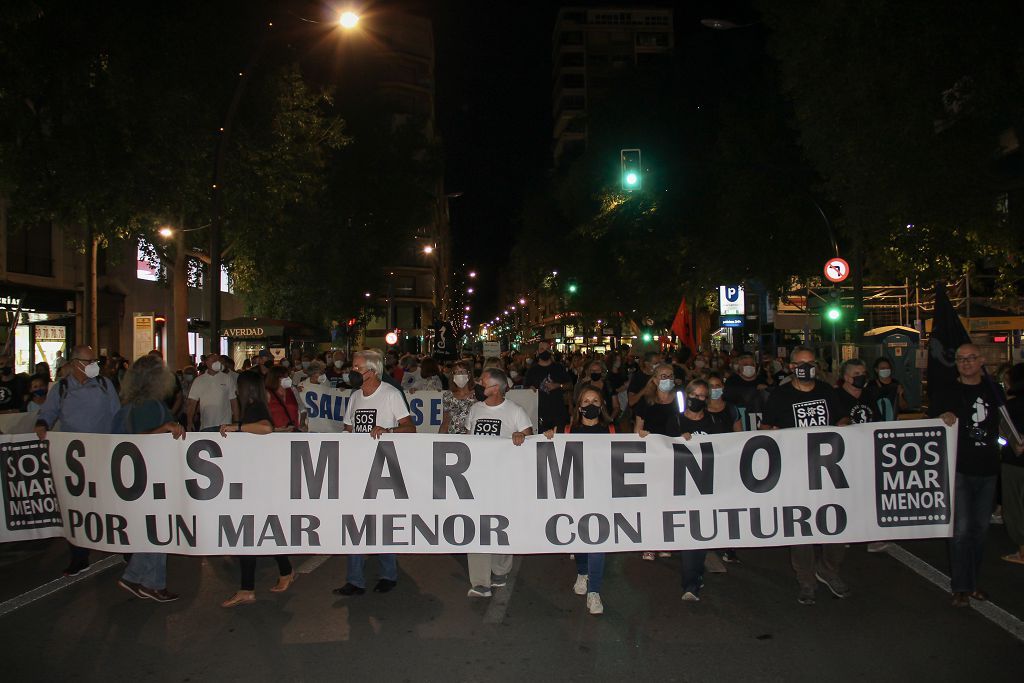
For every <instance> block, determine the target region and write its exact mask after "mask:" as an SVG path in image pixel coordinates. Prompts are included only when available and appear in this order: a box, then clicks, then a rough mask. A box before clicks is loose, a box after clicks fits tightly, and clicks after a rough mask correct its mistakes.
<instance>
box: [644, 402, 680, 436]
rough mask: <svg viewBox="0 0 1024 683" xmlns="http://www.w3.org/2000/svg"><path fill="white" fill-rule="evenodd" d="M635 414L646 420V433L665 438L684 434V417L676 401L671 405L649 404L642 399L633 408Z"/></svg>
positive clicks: (670, 403)
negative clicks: (682, 421) (682, 420)
mask: <svg viewBox="0 0 1024 683" xmlns="http://www.w3.org/2000/svg"><path fill="white" fill-rule="evenodd" d="M633 412H634V413H636V416H637V417H641V418H643V420H644V431H647V432H650V433H651V434H661V435H663V436H673V437H675V436H679V435H680V434H682V433H683V429H682V423H681V419H682V415H680V414H679V405H678V403H677V402H676V401H675V400H672V401H671V402H669V403H648V402H647V399H640V400H639V401H637V402H636V405H635V406H633Z"/></svg>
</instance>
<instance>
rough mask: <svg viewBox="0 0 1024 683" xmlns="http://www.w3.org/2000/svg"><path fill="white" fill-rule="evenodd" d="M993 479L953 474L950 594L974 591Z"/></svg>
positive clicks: (991, 477) (992, 497)
mask: <svg viewBox="0 0 1024 683" xmlns="http://www.w3.org/2000/svg"><path fill="white" fill-rule="evenodd" d="M996 478H997V477H996V476H995V475H993V476H990V477H985V476H975V475H970V474H960V473H959V472H957V474H956V507H955V509H954V511H953V538H952V539H950V541H949V566H950V574H951V579H952V580H951V582H950V588H951V589H952V591H953V592H954V593H971V592H973V591H976V590H978V574H979V573H980V572H981V559H982V555H983V554H984V553H983V551H984V549H985V533H986V532H987V531H988V523H989V518H990V517H991V515H992V504H993V501H994V500H995V494H996Z"/></svg>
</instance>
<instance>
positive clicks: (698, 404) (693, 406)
mask: <svg viewBox="0 0 1024 683" xmlns="http://www.w3.org/2000/svg"><path fill="white" fill-rule="evenodd" d="M707 405H708V402H707V401H706V400H704V399H702V398H690V397H689V396H687V397H686V408H687V410H689V411H690V412H693V413H700V412H703V410H704V409H705V408H706V407H707Z"/></svg>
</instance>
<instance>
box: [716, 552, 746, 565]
mask: <svg viewBox="0 0 1024 683" xmlns="http://www.w3.org/2000/svg"><path fill="white" fill-rule="evenodd" d="M721 557H722V562H724V563H726V564H743V561H742V560H740V558H739V557H738V556H737V555H736V551H735V550H726V551H725V552H724V553H722V555H721Z"/></svg>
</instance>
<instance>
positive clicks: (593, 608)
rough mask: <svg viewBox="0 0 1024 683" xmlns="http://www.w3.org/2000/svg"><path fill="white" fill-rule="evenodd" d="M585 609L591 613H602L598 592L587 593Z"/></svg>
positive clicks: (602, 605) (602, 608)
mask: <svg viewBox="0 0 1024 683" xmlns="http://www.w3.org/2000/svg"><path fill="white" fill-rule="evenodd" d="M587 611H588V612H590V613H591V614H604V603H603V602H601V594H600V593H587Z"/></svg>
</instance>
